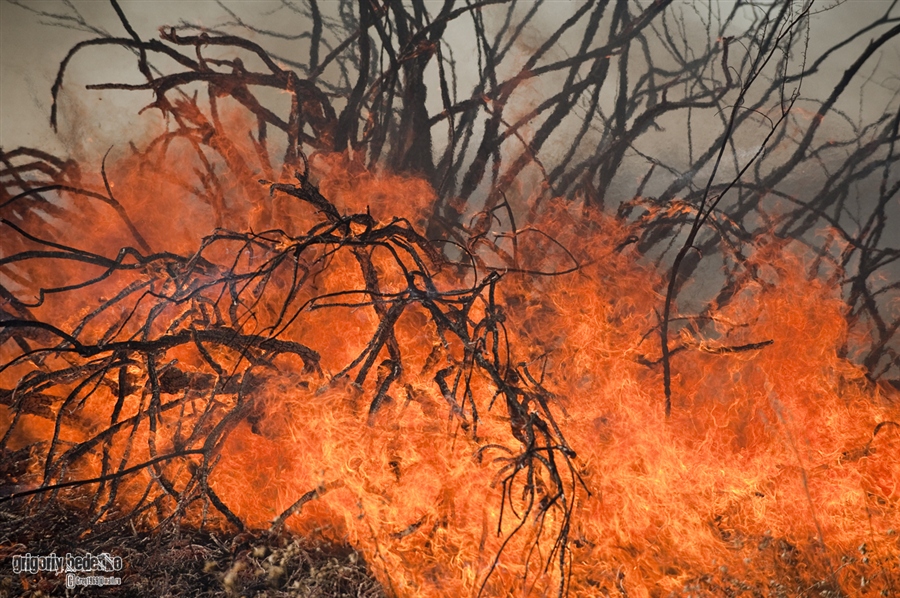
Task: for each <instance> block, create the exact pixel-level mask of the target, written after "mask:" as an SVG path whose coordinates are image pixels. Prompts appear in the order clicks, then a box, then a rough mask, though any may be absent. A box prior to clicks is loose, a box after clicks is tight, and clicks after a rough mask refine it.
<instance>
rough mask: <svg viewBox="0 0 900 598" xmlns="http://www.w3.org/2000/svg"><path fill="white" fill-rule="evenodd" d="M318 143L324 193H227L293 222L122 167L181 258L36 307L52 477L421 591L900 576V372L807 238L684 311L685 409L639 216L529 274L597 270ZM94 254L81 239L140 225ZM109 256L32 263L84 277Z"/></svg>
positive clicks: (599, 228)
mask: <svg viewBox="0 0 900 598" xmlns="http://www.w3.org/2000/svg"><path fill="white" fill-rule="evenodd" d="M313 164H314V166H315V168H316V169H317V172H319V174H320V175H321V180H320V185H319V188H318V190H317V191H315V194H313V190H312V187H311V186H308V184H307V183H305V182H302V183H301V184H294V183H288V182H282V183H279V184H277V185H275V186H274V189H276V190H280V191H287V192H288V194H290V195H294V198H290V197H288V196H287V195H285V194H284V193H276V194H275V196H274V198H273V199H272V200H269V199H268V198H267V197H266V189H264V188H262V187H260V188H259V189H254V190H252V191H248V189H249V188H248V187H246V186H244V187H242V192H247V193H249V194H248V195H245V199H244V200H243V201H244V203H243V204H242V203H240V202H235V203H233V204H231V205H229V206H228V211H229V212H230V213H232V215H233V216H234V217H235V221H236V222H242V223H243V222H246V223H247V224H248V227H247V228H249V225H250V224H251V223H252V227H253V230H259V231H264V232H260V233H253V234H244V233H232V232H226V231H219V232H216V233H214V234H213V235H212V236H210V237H207V238H206V239H205V240H204V241H203V243H202V245H201V246H200V248H199V250H198V248H197V247H196V242H195V241H194V240H193V239H192V237H191V236H190V235H191V233H190V230H191V229H193V228H195V226H196V223H194V224H191V225H190V226H188V225H187V224H186V225H185V226H180V225H178V224H173V223H172V221H171V218H169V217H168V216H167V213H171V212H170V210H171V211H175V210H177V211H178V212H179V213H194V212H196V214H197V219H198V220H200V221H203V222H206V216H208V214H209V210H207V209H206V208H204V207H203V206H197V205H194V204H192V203H191V202H188V201H186V202H184V203H183V204H182V203H179V202H177V201H176V200H175V199H174V198H177V197H179V194H177V193H175V192H174V190H173V189H171V188H170V186H172V185H175V184H176V183H174V182H173V181H177V180H178V179H177V177H172V178H169V179H165V177H163V178H162V179H160V177H158V176H157V173H149V172H147V171H146V169H142V168H141V167H139V166H138V165H136V164H132V165H130V166H129V165H126V166H123V167H122V168H120V173H119V174H118V176H119V180H120V181H123V182H124V183H125V184H120V187H124V190H123V191H122V192H121V194H120V195H121V197H120V200H121V201H122V202H123V204H125V205H127V206H128V207H129V210H131V209H132V207H134V210H135V211H136V212H139V213H140V214H139V218H137V219H136V221H139V222H141V230H142V231H144V234H145V236H146V239H147V243H149V245H150V246H151V247H153V248H154V249H160V248H162V247H163V246H165V247H166V248H167V249H170V251H172V253H167V254H155V255H154V256H150V257H148V256H149V253H144V254H143V255H141V254H135V253H132V254H129V256H127V257H125V258H123V259H122V260H120V261H119V262H118V264H119V265H118V266H117V265H115V264H112V265H110V264H107V263H106V262H103V261H102V260H99V259H98V260H93V261H91V260H87V262H88V263H89V264H90V265H88V266H84V267H86V268H87V269H88V270H90V269H94V270H96V272H94V271H93V270H92V271H91V272H88V274H87V275H88V276H94V277H96V281H95V282H94V283H92V284H90V285H87V286H83V287H78V288H77V289H75V290H74V291H72V292H68V293H56V294H53V295H52V296H51V295H48V296H47V297H45V300H44V301H43V303H41V304H40V305H39V306H37V307H34V308H32V309H31V311H30V312H29V313H31V314H32V316H33V318H34V319H36V320H38V321H43V322H50V323H53V327H52V328H49V327H46V326H45V327H43V328H41V327H34V326H32V327H31V328H28V326H26V325H24V324H23V326H22V327H20V328H19V329H18V330H28V331H30V332H28V333H27V334H26V333H24V332H23V333H22V334H21V335H19V336H16V337H15V338H17V339H19V340H20V341H22V342H27V343H28V346H29V347H31V346H32V345H33V346H35V347H43V348H45V349H46V350H45V351H42V352H39V353H38V354H35V355H32V356H31V357H28V358H20V357H19V356H22V355H24V354H23V349H22V347H21V346H20V345H19V346H17V345H15V343H13V342H12V341H10V340H8V339H7V340H6V342H5V343H4V345H3V347H2V350H3V353H4V358H3V362H4V363H7V364H12V365H9V366H7V367H6V369H5V370H4V371H3V373H2V381H3V387H4V388H7V389H12V388H18V390H17V391H16V393H15V395H14V394H13V393H12V391H6V394H5V395H3V402H4V404H5V405H6V409H5V410H4V414H3V417H4V423H5V428H6V429H10V435H9V443H8V448H9V449H22V448H23V447H29V446H30V447H31V450H32V451H33V452H34V463H35V464H36V466H35V467H34V468H33V471H31V473H30V478H29V479H30V481H31V483H32V484H33V485H37V484H41V483H45V484H52V483H60V482H66V481H70V480H72V479H95V478H100V479H101V480H100V481H97V482H94V483H92V484H89V485H86V486H82V487H80V488H76V489H74V490H69V491H66V493H64V496H65V497H67V498H68V499H69V500H72V501H75V502H78V503H81V504H83V505H84V506H86V507H90V508H92V509H96V510H99V511H101V512H112V511H121V512H128V511H129V510H137V512H139V513H141V514H142V515H141V516H144V517H147V518H148V522H152V521H153V520H154V518H155V517H156V516H157V515H156V512H155V511H154V510H152V509H148V508H147V507H148V505H154V506H157V507H158V508H159V511H158V513H162V514H163V516H168V515H171V514H172V513H176V512H178V513H179V515H180V516H182V517H184V518H185V519H186V520H187V521H189V522H191V523H193V524H200V523H201V522H203V521H204V520H205V519H208V518H209V517H213V518H218V519H220V520H222V521H225V520H230V521H231V522H232V523H238V522H240V524H242V525H246V526H249V527H254V528H260V527H263V528H265V527H269V526H274V527H280V526H282V525H284V526H288V527H290V528H292V529H295V530H298V531H302V532H303V533H306V534H312V535H321V536H324V537H326V538H329V539H333V540H337V541H341V542H344V541H349V542H350V543H351V544H352V545H353V546H355V547H357V548H358V549H360V550H361V551H362V552H363V554H364V555H365V557H366V559H367V560H368V562H369V563H370V565H371V566H372V567H373V568H374V570H375V572H376V574H377V575H378V577H379V579H380V581H381V582H382V583H383V584H384V585H385V587H386V588H388V589H389V591H391V592H392V593H395V594H397V595H402V596H407V595H408V596H426V595H434V596H446V595H459V596H463V595H475V594H477V593H479V592H481V593H482V594H483V595H491V596H500V595H519V594H524V593H528V592H531V593H533V594H535V595H544V594H551V593H553V592H555V591H557V590H558V589H559V588H563V589H567V590H568V591H569V592H570V595H573V596H581V595H584V596H594V595H598V594H603V593H604V592H606V593H607V594H613V595H614V594H615V593H616V592H618V593H621V594H623V595H625V594H626V593H627V595H668V594H669V593H678V592H684V591H689V592H694V591H696V592H708V593H709V592H712V593H716V592H725V593H728V592H737V591H749V592H751V593H761V594H774V595H778V594H779V592H781V593H783V594H786V595H791V594H794V593H796V592H800V591H801V589H803V588H813V587H816V588H822V589H823V591H825V590H827V589H828V588H837V587H850V586H853V585H855V586H859V585H860V584H861V583H862V582H860V580H864V581H865V583H863V584H862V585H863V586H866V585H871V586H872V587H875V588H877V589H879V590H880V589H885V590H889V589H890V588H892V587H895V585H892V584H896V583H897V579H898V574H900V571H898V568H897V563H898V560H897V556H898V554H900V544H898V540H897V535H896V534H897V530H898V529H900V517H898V513H900V511H898V500H900V473H898V469H897V468H896V467H895V463H896V460H897V458H898V456H900V426H898V425H897V424H896V423H894V422H896V421H900V414H898V413H897V403H896V393H890V392H888V391H886V390H885V389H883V388H880V387H876V386H873V385H872V384H869V383H868V382H867V381H866V378H865V376H864V372H863V370H862V369H861V368H859V367H857V366H855V365H853V364H852V363H851V362H850V361H849V360H847V359H846V358H844V357H842V356H841V347H842V346H843V344H844V342H845V337H846V336H847V334H848V333H847V325H846V317H845V313H844V309H843V307H842V305H843V304H842V302H841V300H840V293H839V289H837V288H834V287H831V286H829V285H827V284H825V283H824V282H822V280H820V279H813V278H810V277H809V276H808V275H807V268H806V264H805V262H804V260H803V257H802V255H800V254H798V253H796V250H795V249H794V247H793V245H791V244H785V243H781V244H775V243H770V244H769V245H767V246H765V247H758V248H756V249H755V250H754V251H753V253H752V255H751V256H750V257H749V264H748V270H754V269H755V270H756V271H758V272H762V274H761V275H759V276H755V277H754V276H750V277H747V279H746V280H745V281H743V282H742V283H740V284H739V285H738V286H737V287H736V288H734V289H733V292H732V293H731V294H730V299H729V300H728V301H727V302H724V301H723V302H722V303H721V304H720V305H718V306H717V307H716V309H715V310H713V311H711V312H709V313H706V314H704V315H703V316H702V317H703V319H704V321H706V322H713V323H714V324H713V326H712V327H710V326H703V327H701V326H700V325H699V324H697V325H691V326H686V327H684V328H683V329H682V333H681V337H680V340H679V344H678V345H677V346H675V350H674V351H673V357H672V360H673V368H674V371H675V372H676V376H675V378H674V396H675V397H676V400H675V403H674V409H673V415H672V417H671V418H670V419H669V420H665V418H663V417H662V404H661V400H660V389H661V388H662V374H661V371H660V367H659V365H658V364H659V360H660V356H659V354H658V353H659V351H658V343H656V342H655V341H654V340H653V338H654V337H653V335H654V332H653V331H654V330H655V329H656V328H657V326H658V316H657V315H656V311H655V310H656V309H657V308H658V305H659V296H658V295H657V294H656V293H655V292H654V290H653V289H658V288H662V286H663V285H661V284H660V283H661V281H662V275H661V274H659V273H656V272H654V271H652V270H651V269H649V268H648V267H647V266H646V265H645V264H644V263H643V262H642V261H641V260H640V258H639V256H637V255H636V254H635V253H630V252H629V251H628V250H624V251H623V250H622V248H623V247H625V246H626V243H625V241H626V239H627V238H628V235H629V234H630V231H629V230H628V229H627V228H626V227H625V226H623V225H622V224H621V223H619V222H618V221H616V220H614V219H612V218H606V217H604V216H596V221H595V222H592V223H588V224H586V223H583V222H581V223H578V222H576V221H573V220H567V215H566V210H565V209H564V207H563V205H562V204H560V205H557V206H551V207H549V208H547V209H546V210H545V212H544V213H545V214H553V215H554V217H553V219H552V220H551V219H550V218H549V217H544V218H543V221H539V222H536V223H535V228H536V229H537V228H539V229H540V230H542V231H544V232H545V233H546V234H547V235H549V236H551V237H553V238H555V239H556V242H557V243H558V245H553V244H548V242H547V241H546V238H545V237H543V236H540V235H522V236H521V238H520V239H519V245H518V247H517V249H516V251H517V256H518V258H519V259H522V260H529V261H528V263H525V264H522V265H523V269H527V270H530V271H539V272H550V271H553V270H561V269H565V268H566V267H567V261H568V260H571V259H577V260H578V261H579V263H582V264H586V265H585V266H583V267H581V268H579V269H578V271H577V272H573V273H571V274H567V275H560V276H550V277H544V276H534V275H531V274H521V273H519V274H517V273H507V274H506V275H504V276H498V275H490V276H484V277H480V278H479V277H473V275H472V273H471V271H469V270H465V269H456V268H454V267H451V266H446V265H444V264H442V263H440V258H439V257H438V254H437V252H436V251H435V250H434V248H433V247H432V246H431V245H430V244H428V242H426V241H425V240H424V239H423V238H422V236H421V235H420V233H418V232H417V227H418V226H419V225H421V223H422V222H423V221H424V219H425V218H426V217H427V216H428V209H429V207H430V206H431V205H432V203H433V199H434V193H433V191H432V190H431V189H430V188H429V187H428V185H427V184H425V183H423V182H422V181H419V180H415V179H406V178H401V177H397V176H389V175H375V174H372V173H369V172H366V171H364V170H361V169H359V168H355V169H354V168H350V167H349V166H348V164H349V163H348V162H347V161H346V160H345V159H344V158H343V157H341V156H333V155H323V156H319V157H317V158H316V159H315V160H314V161H313ZM129 169H130V170H129ZM164 188H165V189H164ZM164 191H165V192H164ZM151 197H152V198H154V199H155V200H157V201H159V200H160V198H161V197H167V198H169V200H168V201H170V202H172V205H167V206H165V207H166V209H165V210H161V209H160V206H159V205H158V204H157V205H155V206H154V207H153V208H152V209H150V208H148V207H146V206H147V205H149V204H150V199H151ZM325 198H328V199H325ZM73 201H80V200H79V199H78V198H77V197H76V198H75V199H74V200H73ZM322 201H325V202H329V203H327V205H325V204H321V202H322ZM266 202H268V203H266ZM291 202H293V203H291ZM298 202H299V205H298ZM330 202H334V203H333V204H332V203H330ZM261 205H266V206H268V207H266V208H265V209H260V208H259V206H261ZM142 206H144V207H142ZM328 206H331V207H330V208H329V207H328ZM185 210H187V212H185ZM192 210H193V212H192ZM98 213H100V214H101V215H102V216H103V217H104V218H113V216H110V215H108V214H106V213H105V212H102V210H100V211H99V212H98ZM348 213H355V214H357V216H356V217H346V216H345V214H348ZM395 216H399V217H404V218H405V219H404V220H396V219H394V217H395ZM275 221H278V222H279V227H278V229H277V230H275V229H274V225H273V222H275ZM206 224H209V225H210V228H212V227H213V226H214V225H215V222H213V221H212V220H210V221H209V222H206ZM589 224H590V225H589ZM117 230H119V229H118V228H117ZM296 230H308V231H309V232H308V233H307V234H304V235H299V236H292V235H293V234H294V233H293V232H292V231H296ZM81 241H84V242H87V241H86V240H83V239H82V240H81ZM10 243H11V244H12V243H18V244H20V245H21V247H20V248H19V249H21V250H22V251H25V250H27V249H29V248H33V247H34V244H35V243H36V241H35V240H34V239H29V238H27V237H24V236H19V237H17V239H16V240H15V241H14V242H10ZM90 243H95V244H96V246H95V247H87V246H85V245H84V244H82V245H80V246H77V249H76V248H72V249H68V250H66V251H64V252H63V253H66V252H67V255H66V256H64V258H65V259H68V258H72V259H74V258H73V256H76V257H77V255H85V252H94V253H95V254H96V255H105V253H104V251H103V248H104V247H119V246H123V245H128V244H129V243H130V242H129V241H126V240H124V239H121V238H119V237H116V236H115V235H114V234H112V233H110V234H109V235H108V237H107V238H101V237H99V236H98V237H97V238H95V239H92V240H90ZM38 245H39V243H38ZM74 246H75V243H74V240H73V247H74ZM559 246H565V247H567V248H569V251H570V252H573V253H569V254H568V255H567V254H565V253H563V252H561V251H560V250H559V249H558V247H559ZM554 247H557V249H554ZM471 249H472V250H473V251H474V252H475V254H476V256H477V260H479V261H481V264H480V265H479V267H480V271H483V270H484V265H485V262H488V260H489V259H490V256H489V255H488V254H487V253H484V252H483V251H482V248H481V247H480V246H479V245H478V244H473V245H472V246H471ZM79 251H80V252H82V253H81V254H79V253H78V252H79ZM479 252H480V253H479ZM54 259H55V258H54ZM104 259H108V258H104ZM84 261H85V260H81V261H79V260H75V263H76V265H74V266H73V265H72V263H71V262H65V263H63V264H62V265H63V266H64V268H59V264H57V263H56V262H54V261H53V259H50V258H47V259H33V260H30V261H26V262H25V265H24V266H22V271H21V272H20V273H19V274H18V275H17V276H18V279H19V280H22V281H26V280H32V281H35V280H41V281H42V283H41V285H42V286H43V287H44V288H49V287H50V285H51V284H53V285H55V286H56V287H59V288H62V287H65V286H66V285H70V284H72V282H71V281H74V280H78V279H82V278H83V277H84V276H85V270H83V266H82V265H81V263H83V262H84ZM104 264H106V265H104ZM488 265H489V262H488ZM106 271H109V272H110V274H109V275H108V276H107V275H102V274H103V273H104V272H106ZM458 272H462V274H458ZM23 284H24V283H23ZM683 317H685V318H687V316H683ZM701 328H702V329H703V330H704V331H708V330H713V331H714V332H715V335H716V338H711V336H710V335H709V334H706V335H705V336H704V335H701V333H700V330H701ZM8 329H9V328H8ZM63 332H64V333H65V334H66V335H67V336H66V337H64V341H65V342H64V344H62V345H60V344H59V343H60V338H59V337H60V335H61V334H62V333H63ZM16 334H18V333H16ZM16 358H18V360H17V359H16ZM198 453H202V455H200V454H198ZM576 455H577V456H576ZM147 464H150V465H149V466H148V465H147ZM138 465H141V467H138ZM116 472H118V473H119V474H123V472H124V473H127V475H124V476H115V475H112V474H114V473H116ZM98 488H99V492H98ZM148 488H149V490H148ZM273 522H274V524H273ZM773 584H775V585H777V586H778V587H777V588H776V587H775V585H773ZM778 588H780V589H778ZM804 591H805V590H804Z"/></svg>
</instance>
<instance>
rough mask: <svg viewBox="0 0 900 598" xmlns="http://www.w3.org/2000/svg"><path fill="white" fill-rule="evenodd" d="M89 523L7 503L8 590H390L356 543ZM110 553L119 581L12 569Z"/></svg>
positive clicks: (0, 546) (310, 597)
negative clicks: (27, 558)
mask: <svg viewBox="0 0 900 598" xmlns="http://www.w3.org/2000/svg"><path fill="white" fill-rule="evenodd" d="M86 527H87V526H86V522H85V520H84V519H83V516H82V515H79V514H78V513H77V512H74V511H69V510H64V509H62V508H60V507H49V508H46V509H43V510H39V511H38V512H35V513H22V512H21V510H17V509H16V508H15V507H13V506H12V505H10V504H9V503H7V504H5V505H0V597H4V598H5V597H7V596H9V597H14V596H22V597H27V598H38V597H40V596H93V597H98V596H113V595H114V596H135V597H145V596H148V597H149V596H154V597H155V596H160V597H173V598H180V597H185V598H188V597H193V596H198V597H212V596H217V597H218V596H223V597H228V598H231V597H238V596H247V597H249V596H257V597H263V596H265V597H270V598H283V597H292V598H293V597H304V598H319V597H321V598H325V597H329V598H330V597H340V596H346V597H350V596H352V597H354V598H382V597H384V596H385V593H384V591H383V590H382V588H381V586H380V585H379V584H378V582H377V581H375V579H374V578H373V577H372V576H371V574H370V573H369V572H368V570H367V568H366V563H365V562H364V561H363V559H362V556H361V555H360V554H359V553H357V552H356V551H354V550H353V549H352V548H350V547H348V546H335V545H332V544H327V543H325V542H322V541H313V540H309V539H306V538H301V537H298V536H296V535H292V534H289V533H281V534H278V535H275V536H272V535H269V534H268V533H266V532H264V531H260V532H245V533H241V534H237V535H235V534H233V533H228V532H216V531H198V530H193V529H185V528H178V527H175V526H168V527H165V528H162V529H157V530H155V531H154V532H152V533H150V532H142V531H138V530H135V529H134V528H133V527H132V526H131V525H130V524H127V525H121V526H118V527H115V528H111V529H106V530H99V531H98V530H97V529H95V530H94V533H92V534H90V535H85V534H84V533H83V532H84V530H85V528H86ZM104 552H106V553H109V554H111V555H113V556H119V557H121V558H122V566H123V568H122V570H121V571H119V572H115V573H112V572H109V573H102V575H104V576H119V577H120V578H121V585H120V586H112V587H76V588H75V589H68V590H67V588H66V575H65V574H58V573H56V572H41V573H36V574H25V573H18V574H17V573H15V572H14V571H13V559H12V557H13V556H16V555H24V554H26V553H29V554H31V555H35V556H45V555H49V554H51V553H55V554H56V555H65V554H66V553H72V554H76V555H83V554H85V553H90V554H92V555H95V556H96V555H99V554H101V553H104ZM84 575H88V574H84ZM95 575H98V574H96V573H95Z"/></svg>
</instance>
